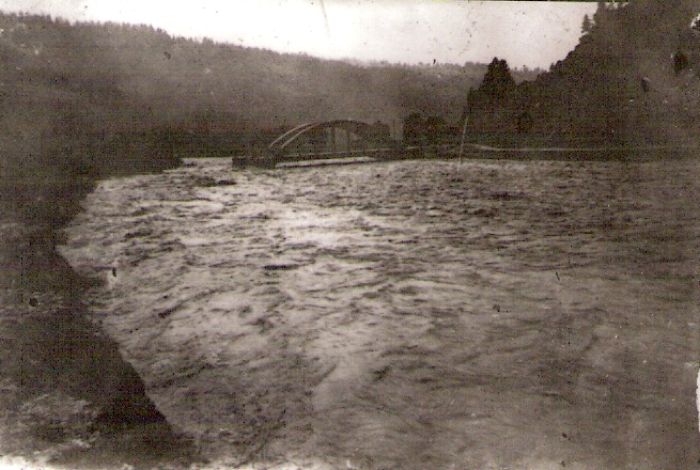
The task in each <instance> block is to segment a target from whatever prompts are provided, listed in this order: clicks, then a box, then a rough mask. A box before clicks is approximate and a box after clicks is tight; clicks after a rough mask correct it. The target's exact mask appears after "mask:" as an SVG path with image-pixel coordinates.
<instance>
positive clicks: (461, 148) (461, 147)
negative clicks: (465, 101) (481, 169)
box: [459, 106, 469, 160]
mask: <svg viewBox="0 0 700 470" xmlns="http://www.w3.org/2000/svg"><path fill="white" fill-rule="evenodd" d="M468 122H469V107H468V106H467V110H466V111H465V113H464V125H463V126H462V142H461V143H460V144H459V159H460V160H461V159H462V155H463V154H464V139H465V137H466V136H467V123H468Z"/></svg>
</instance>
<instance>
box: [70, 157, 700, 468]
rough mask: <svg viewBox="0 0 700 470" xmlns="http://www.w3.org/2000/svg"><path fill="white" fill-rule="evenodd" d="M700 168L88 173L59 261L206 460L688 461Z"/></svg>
mask: <svg viewBox="0 0 700 470" xmlns="http://www.w3.org/2000/svg"><path fill="white" fill-rule="evenodd" d="M698 200H700V163H699V162H698V161H692V160H683V161H671V162H668V161H667V162H660V161H647V162H620V161H617V162H561V161H559V162H556V161H527V162H520V161H505V160H504V161H487V160H464V161H402V162H390V163H377V164H363V165H353V166H333V167H320V168H303V169H285V170H259V169H243V170H232V169H231V167H230V163H229V161H228V160H192V161H188V162H186V164H185V165H183V166H182V167H181V168H178V169H175V170H172V171H167V172H165V173H162V174H158V175H146V176H134V177H128V178H119V179H111V180H107V181H104V182H102V183H100V184H99V186H98V187H97V189H96V190H95V191H94V192H93V193H92V194H91V195H90V196H89V197H88V198H87V200H86V201H85V204H84V205H85V210H84V212H83V213H82V214H81V215H79V216H78V217H77V218H76V219H75V220H74V221H73V222H72V224H71V226H69V227H68V228H67V229H66V240H65V245H64V246H62V247H61V252H62V254H63V255H64V256H65V257H66V258H67V259H68V260H69V262H70V263H71V264H72V265H73V266H74V267H75V269H77V270H78V271H79V272H81V273H83V274H87V275H90V276H99V277H100V278H102V279H103V280H104V281H105V282H104V283H102V284H101V285H100V286H98V287H95V288H94V289H93V290H92V291H91V292H90V293H89V303H90V308H91V311H92V312H93V315H94V318H95V321H97V322H99V323H100V324H101V325H102V328H103V331H105V332H106V333H107V334H108V335H110V336H111V337H112V338H114V339H115V340H116V341H117V342H118V343H119V344H120V347H121V351H122V353H123V355H124V357H125V358H126V359H127V360H128V361H129V362H130V363H131V364H133V366H134V367H135V369H136V370H137V371H138V372H139V374H140V375H141V376H142V378H143V380H144V382H145V385H146V389H147V393H148V395H149V396H150V397H151V399H152V400H153V402H154V403H155V404H156V406H157V407H158V408H159V410H160V411H161V412H162V413H163V414H164V415H165V417H166V418H167V419H168V421H169V422H170V423H171V424H172V425H173V426H174V427H175V428H176V429H177V430H179V431H181V432H183V433H185V434H187V435H188V436H190V437H191V438H192V439H193V440H194V441H195V443H196V445H197V446H198V448H199V449H200V451H201V453H202V455H203V456H204V457H205V458H206V462H208V463H202V466H204V467H226V468H231V467H245V468H280V469H281V468H297V467H299V468H319V469H321V468H357V469H450V468H454V469H472V468H473V469H489V468H493V469H506V468H517V469H520V468H534V469H540V468H544V469H547V468H564V467H566V468H582V469H583V468H585V469H599V468H635V469H644V468H648V469H660V468H669V469H671V468H674V469H675V468H695V467H696V466H697V465H698V462H699V459H700V434H698V413H697V410H696V409H695V400H696V394H695V387H696V385H695V384H696V377H697V374H698V368H699V367H700V365H699V364H698V360H699V359H700V307H699V305H700V267H699V266H700V265H699V264H698V261H699V257H700V256H699V255H700V206H699V205H698V203H697V201H698Z"/></svg>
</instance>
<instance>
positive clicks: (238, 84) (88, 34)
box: [0, 14, 536, 158]
mask: <svg viewBox="0 0 700 470" xmlns="http://www.w3.org/2000/svg"><path fill="white" fill-rule="evenodd" d="M0 29H1V30H2V32H1V34H0V59H1V60H2V61H3V65H4V67H3V70H2V72H0V77H1V78H0V80H1V84H0V90H1V91H0V92H1V93H2V97H3V100H4V102H5V103H4V104H5V108H6V109H7V108H8V107H11V108H12V109H15V110H22V111H17V113H16V114H10V115H6V116H5V122H4V123H3V124H4V125H5V127H6V128H7V129H8V130H10V131H14V133H15V134H16V133H19V134H22V135H23V136H24V137H27V138H24V137H21V136H18V137H17V138H16V139H14V141H12V142H9V141H7V142H1V143H2V146H3V148H6V149H11V148H15V146H18V147H16V148H15V151H13V152H9V153H10V154H15V153H18V152H19V153H20V154H25V155H26V154H29V153H32V154H36V153H41V152H47V151H48V149H46V148H44V149H36V148H34V147H33V146H32V145H35V144H36V145H38V144H39V143H42V144H43V145H45V146H46V145H48V146H52V147H53V146H56V145H58V147H59V148H58V150H66V149H64V148H62V147H61V144H60V143H59V144H57V142H60V141H61V140H62V139H63V137H67V138H69V140H70V141H71V142H72V143H73V145H75V144H76V143H81V144H82V145H85V146H87V147H88V148H87V149H84V148H83V149H80V150H79V152H80V153H85V151H87V152H88V153H93V154H105V153H107V154H119V153H121V154H123V153H124V152H126V151H133V150H136V148H139V146H138V145H135V144H133V141H134V139H135V137H134V133H135V132H136V131H138V133H139V134H143V133H144V132H145V133H146V134H149V133H151V134H153V135H141V136H139V137H138V138H137V139H136V140H138V141H139V142H140V144H141V145H142V146H144V147H147V148H151V147H153V146H154V145H155V146H158V145H156V144H166V145H164V146H163V149H161V150H163V151H168V150H174V151H175V153H177V154H181V155H197V154H201V153H203V154H210V155H211V154H214V155H216V154H227V153H229V154H230V152H231V151H232V150H234V149H235V148H236V146H237V145H238V146H239V147H241V146H242V145H244V144H246V143H248V142H249V141H250V140H251V139H253V138H254V136H259V135H260V133H261V132H263V131H265V130H268V131H270V132H272V130H273V129H274V130H277V129H278V128H280V127H285V126H291V125H296V124H298V123H299V122H305V121H313V120H328V119H335V118H354V119H360V120H365V121H369V122H373V121H375V120H381V121H384V122H386V123H388V124H393V125H394V127H395V129H396V130H397V131H398V132H400V130H399V129H398V128H399V124H400V122H401V121H402V120H403V119H404V118H405V117H406V116H407V115H409V114H410V113H411V112H420V113H422V114H424V115H441V116H443V117H444V118H446V119H447V120H448V121H455V120H457V119H458V118H459V116H460V113H461V109H462V106H463V102H464V98H465V90H467V89H468V88H469V87H470V86H475V85H477V84H478V82H479V81H480V80H481V77H482V75H483V73H484V71H485V65H483V64H474V63H467V64H465V65H464V66H455V65H449V64H448V65H443V64H436V65H420V66H407V65H390V64H385V63H379V64H367V65H358V64H351V63H348V62H343V61H337V60H336V61H329V60H321V59H317V58H313V57H309V56H305V55H291V54H279V53H275V52H271V51H268V50H261V49H252V48H244V47H239V46H233V45H226V44H218V43H214V42H212V41H210V40H207V39H205V40H203V41H195V40H191V39H185V38H175V37H171V36H169V35H168V34H166V33H165V32H164V31H161V30H156V29H154V28H152V27H149V26H132V25H119V24H112V23H107V24H95V23H75V24H71V23H69V22H67V21H64V20H61V19H56V20H53V19H51V18H50V17H47V16H31V15H14V14H0ZM535 75H536V71H528V70H524V71H519V72H516V73H515V77H516V79H517V80H523V79H531V78H534V77H535ZM8 100H9V101H8ZM47 111H48V112H47ZM23 117H26V118H27V119H28V120H29V121H30V122H32V124H33V125H32V126H30V127H31V129H27V128H26V126H24V121H23ZM63 121H68V122H69V123H68V124H66V126H67V127H69V128H70V129H64V128H63V125H62V124H60V123H61V122H63ZM57 127H58V128H57ZM166 130H167V136H164V135H163V133H164V132H165V131H166ZM76 133H77V134H78V135H76ZM37 134H39V135H37ZM65 134H69V135H68V136H66V135H65ZM120 134H129V138H128V139H126V140H128V141H130V142H132V143H131V144H129V145H126V144H125V142H123V140H125V139H123V138H121V137H120ZM30 136H31V137H30ZM265 138H268V137H267V136H266V137H265ZM163 140H165V141H166V142H162V141H163ZM30 142H32V144H30ZM192 142H194V144H192ZM125 146H126V148H125ZM198 146H199V147H198ZM198 148H199V150H198ZM52 150H53V149H52ZM151 150H153V149H152V148H151ZM65 153H66V152H65V151H64V152H62V154H63V155H64V158H65Z"/></svg>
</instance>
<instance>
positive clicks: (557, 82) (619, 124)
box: [469, 0, 700, 145]
mask: <svg viewBox="0 0 700 470" xmlns="http://www.w3.org/2000/svg"><path fill="white" fill-rule="evenodd" d="M699 13H700V2H698V1H697V0H681V1H676V2H665V1H661V0H637V1H634V2H629V3H626V4H606V3H604V2H599V4H598V9H597V12H596V13H595V15H594V16H593V17H592V18H586V19H584V21H583V24H582V33H583V36H582V38H581V41H580V43H579V45H578V46H577V47H576V48H575V49H574V50H573V51H572V52H571V53H569V55H568V56H567V57H566V58H565V59H564V60H561V61H559V62H557V63H556V64H553V66H552V67H551V69H550V71H549V72H547V73H544V74H541V75H540V76H539V77H538V78H537V79H536V80H534V81H532V82H525V83H520V84H518V85H517V86H516V84H515V83H512V81H510V80H509V79H508V77H507V73H506V72H507V71H505V72H504V70H503V69H502V64H496V63H494V64H492V65H491V69H492V73H491V76H490V80H485V81H484V83H483V85H482V86H481V87H480V88H479V89H476V90H473V91H472V92H471V93H470V99H469V111H470V118H471V119H470V121H471V130H472V132H473V133H475V134H476V135H478V134H480V133H492V134H493V133H497V134H498V133H500V134H502V135H503V136H513V135H515V134H523V135H524V136H525V137H527V138H526V140H529V141H531V142H538V143H545V144H547V143H567V144H571V143H574V144H575V143H577V142H579V143H599V144H600V143H606V144H630V145H647V144H673V145H679V144H682V143H697V134H698V130H699V127H698V126H700V77H699V75H698V72H699V71H700V53H698V51H700V29H698V28H697V25H696V26H695V27H692V26H691V25H692V24H693V19H694V18H695V17H697V15H698V14H699ZM487 78H488V77H487Z"/></svg>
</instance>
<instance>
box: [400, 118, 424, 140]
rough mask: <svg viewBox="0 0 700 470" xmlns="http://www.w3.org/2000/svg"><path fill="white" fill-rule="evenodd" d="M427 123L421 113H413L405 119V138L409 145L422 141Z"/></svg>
mask: <svg viewBox="0 0 700 470" xmlns="http://www.w3.org/2000/svg"><path fill="white" fill-rule="evenodd" d="M424 127H425V123H424V121H423V117H422V116H421V115H420V113H411V114H409V115H408V117H406V119H404V121H403V140H404V142H405V143H406V144H407V145H417V144H419V143H420V142H421V140H422V137H423V133H424Z"/></svg>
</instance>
